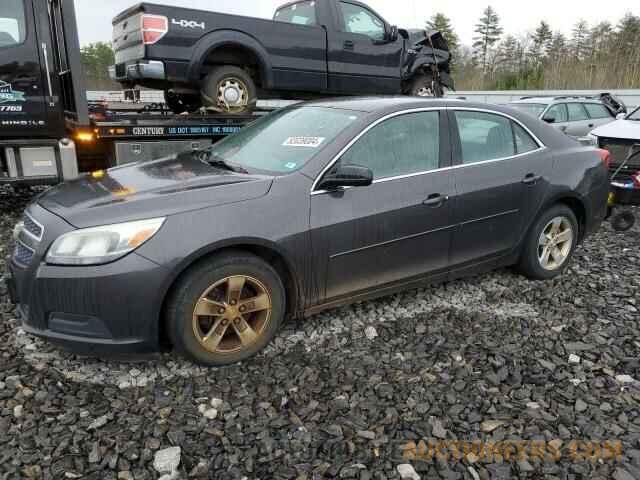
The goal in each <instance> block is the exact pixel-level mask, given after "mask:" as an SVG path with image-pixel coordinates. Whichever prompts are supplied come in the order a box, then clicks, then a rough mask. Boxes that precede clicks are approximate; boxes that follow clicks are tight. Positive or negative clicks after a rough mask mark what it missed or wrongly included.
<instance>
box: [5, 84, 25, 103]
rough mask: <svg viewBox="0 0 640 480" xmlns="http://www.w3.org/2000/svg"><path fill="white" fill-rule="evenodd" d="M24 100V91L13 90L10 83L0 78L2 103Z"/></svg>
mask: <svg viewBox="0 0 640 480" xmlns="http://www.w3.org/2000/svg"><path fill="white" fill-rule="evenodd" d="M24 101H25V98H24V92H18V91H16V90H13V89H12V88H11V84H10V83H7V82H4V81H2V80H0V103H7V102H24Z"/></svg>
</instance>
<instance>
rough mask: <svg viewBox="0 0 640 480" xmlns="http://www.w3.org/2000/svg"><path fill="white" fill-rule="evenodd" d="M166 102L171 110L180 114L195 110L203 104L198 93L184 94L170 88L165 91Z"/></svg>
mask: <svg viewBox="0 0 640 480" xmlns="http://www.w3.org/2000/svg"><path fill="white" fill-rule="evenodd" d="M164 103H165V104H166V105H167V107H169V110H171V111H172V112H173V113H175V114H178V115H179V114H181V113H189V112H193V111H195V110H198V109H199V108H200V107H201V106H202V104H201V103H200V99H199V98H198V96H197V95H183V94H179V93H174V92H172V91H170V90H165V92H164Z"/></svg>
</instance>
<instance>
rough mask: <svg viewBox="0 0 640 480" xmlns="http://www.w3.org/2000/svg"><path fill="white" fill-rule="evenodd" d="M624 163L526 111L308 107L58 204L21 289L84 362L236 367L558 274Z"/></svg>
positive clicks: (17, 264) (45, 215)
mask: <svg viewBox="0 0 640 480" xmlns="http://www.w3.org/2000/svg"><path fill="white" fill-rule="evenodd" d="M607 158H608V153H607V152H602V151H599V150H596V149H594V148H592V147H584V146H581V145H580V144H578V143H577V142H575V141H574V140H572V139H570V138H569V137H567V136H566V135H563V134H561V133H560V132H558V131H556V130H555V129H553V128H551V127H550V126H548V125H546V124H544V123H542V122H539V121H537V120H535V119H533V118H532V117H530V116H529V115H526V114H523V113H521V112H519V111H517V110H514V109H510V108H503V107H497V106H487V105H482V104H473V103H466V102H461V101H455V100H427V99H418V98H407V97H390V98H360V99H344V100H335V101H323V102H314V103H307V104H298V105H295V106H292V107H289V108H285V109H282V110H279V111H276V112H274V113H272V114H270V115H268V116H266V117H264V118H262V119H260V120H258V121H256V122H255V123H253V124H252V125H250V126H248V127H246V128H245V129H244V130H242V131H241V132H240V133H238V134H237V135H234V136H231V137H228V138H227V139H225V140H223V141H222V142H220V143H218V144H216V145H215V146H213V147H212V148H209V149H207V150H202V151H197V152H188V153H183V154H180V155H177V156H173V157H169V158H165V159H161V160H157V161H153V162H149V163H139V164H134V165H130V166H125V167H120V168H114V169H112V170H109V171H107V172H95V173H93V174H91V175H87V176H85V177H83V178H80V179H78V180H75V181H72V182H69V183H66V184H62V185H60V186H57V187H55V188H53V189H51V190H49V191H48V192H46V193H44V194H43V195H41V196H40V197H39V198H37V200H36V201H35V203H33V204H32V205H30V206H29V207H28V208H27V210H26V212H25V215H24V220H23V224H22V225H21V226H20V227H18V228H17V230H16V235H17V240H16V247H15V252H14V254H13V256H12V258H11V261H10V269H11V276H10V280H9V285H10V291H11V292H12V296H13V299H14V300H15V303H16V304H17V305H18V312H19V314H20V315H21V317H22V320H23V325H24V328H25V330H26V331H27V332H29V333H31V334H35V335H38V336H42V337H45V338H47V339H49V340H51V341H53V342H58V343H60V344H63V345H66V346H68V347H70V348H73V349H75V350H77V351H82V352H87V351H88V352H89V353H108V352H142V351H156V350H159V349H161V348H166V347H173V348H175V349H177V350H178V351H180V352H182V353H183V354H184V355H186V356H188V357H189V358H191V359H192V360H194V361H196V362H199V363H201V364H204V365H225V364H229V363H233V362H237V361H241V360H244V359H247V358H249V357H251V356H252V355H254V354H256V353H257V352H259V351H260V350H262V349H263V348H264V347H265V346H266V345H267V344H268V343H269V342H270V341H271V340H272V339H273V337H274V336H275V335H276V333H277V331H278V329H279V327H280V325H281V324H282V322H283V320H284V319H285V318H287V317H305V316H311V315H313V314H315V313H318V312H320V311H323V310H325V309H329V308H333V307H336V306H339V305H343V304H347V303H351V302H357V301H362V300H365V299H369V298H373V297H378V296H382V295H388V294H390V293H393V292H396V291H399V290H403V289H408V288H415V287H419V286H422V285H425V284H429V283H433V282H442V281H449V280H452V279H455V278H460V277H463V276H466V275H472V274H478V273H480V272H485V271H488V270H491V269H495V268H499V267H504V266H511V265H514V266H517V268H518V270H519V271H521V272H522V273H523V274H524V275H526V276H528V277H530V278H532V279H538V280H548V279H552V278H555V277H557V276H558V275H560V274H561V273H562V272H563V271H564V270H565V269H566V268H567V266H568V265H569V263H570V261H571V257H572V255H573V254H574V251H575V249H576V246H577V245H578V244H579V243H580V242H582V241H583V240H584V239H585V238H586V237H587V236H588V235H589V234H591V233H593V232H594V231H595V230H596V229H597V228H598V226H599V225H600V223H601V221H602V220H603V218H604V217H605V215H606V211H607V197H608V193H609V184H608V172H607V168H606V166H605V163H606V160H607Z"/></svg>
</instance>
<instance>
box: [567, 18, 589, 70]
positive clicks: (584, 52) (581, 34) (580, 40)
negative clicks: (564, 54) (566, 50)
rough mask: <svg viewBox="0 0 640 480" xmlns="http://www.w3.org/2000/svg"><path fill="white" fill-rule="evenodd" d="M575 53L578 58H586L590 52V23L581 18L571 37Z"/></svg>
mask: <svg viewBox="0 0 640 480" xmlns="http://www.w3.org/2000/svg"><path fill="white" fill-rule="evenodd" d="M571 46H572V50H573V55H574V56H575V58H576V59H578V60H584V59H585V58H586V57H587V56H588V54H589V24H588V23H587V22H586V21H585V20H580V21H579V22H578V23H576V25H575V27H573V36H572V37H571Z"/></svg>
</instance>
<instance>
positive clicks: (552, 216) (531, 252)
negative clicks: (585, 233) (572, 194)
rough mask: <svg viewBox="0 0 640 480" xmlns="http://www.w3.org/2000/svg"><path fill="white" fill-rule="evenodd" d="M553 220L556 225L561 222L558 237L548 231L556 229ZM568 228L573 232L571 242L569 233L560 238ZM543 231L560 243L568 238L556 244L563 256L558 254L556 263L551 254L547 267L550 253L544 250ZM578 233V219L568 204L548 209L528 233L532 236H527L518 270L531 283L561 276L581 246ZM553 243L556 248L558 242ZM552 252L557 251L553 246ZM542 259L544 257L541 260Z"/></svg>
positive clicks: (551, 231)
mask: <svg viewBox="0 0 640 480" xmlns="http://www.w3.org/2000/svg"><path fill="white" fill-rule="evenodd" d="M554 220H555V221H556V222H557V221H558V220H560V221H561V226H560V227H559V230H558V235H557V234H556V233H553V230H549V228H551V229H554V228H555V227H554V226H553V225H552V222H553V221H554ZM567 229H570V230H571V239H570V240H567V237H566V234H563V236H562V237H560V236H559V233H560V232H566V231H567ZM544 232H549V234H550V235H553V236H554V238H556V239H557V240H558V242H559V241H560V240H561V238H564V239H565V241H564V242H563V243H558V244H557V245H556V247H557V251H558V252H559V253H560V254H561V255H558V257H559V258H558V260H556V258H555V256H554V255H553V254H550V255H549V256H548V260H547V263H546V267H545V266H544V263H545V260H544V258H545V253H546V251H547V250H545V247H543V246H542V244H541V241H542V236H543V233H544ZM579 233H580V230H579V226H578V220H577V219H576V216H575V214H574V213H573V211H572V210H571V209H570V208H569V207H567V206H566V205H555V206H553V207H551V208H550V209H549V210H547V211H546V212H545V213H543V214H542V215H541V216H540V217H539V218H538V220H536V222H535V224H534V225H533V226H532V227H531V229H530V230H529V233H528V234H527V237H526V239H525V244H524V248H523V252H522V256H521V258H520V262H519V265H518V269H519V270H520V272H521V273H523V274H524V275H525V276H527V277H528V278H530V279H532V280H551V279H553V278H556V277H558V276H560V275H561V274H562V273H563V272H564V271H565V270H566V269H567V267H568V266H569V265H570V263H571V259H572V257H573V255H574V253H575V250H576V246H577V245H578V236H579ZM547 238H548V237H547ZM547 241H548V240H547ZM555 241H556V240H553V241H552V242H555ZM552 244H553V245H555V243H552ZM549 251H556V250H553V248H552V247H551V246H550V247H549ZM541 256H542V257H543V258H542V259H541ZM560 259H561V261H560Z"/></svg>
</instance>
